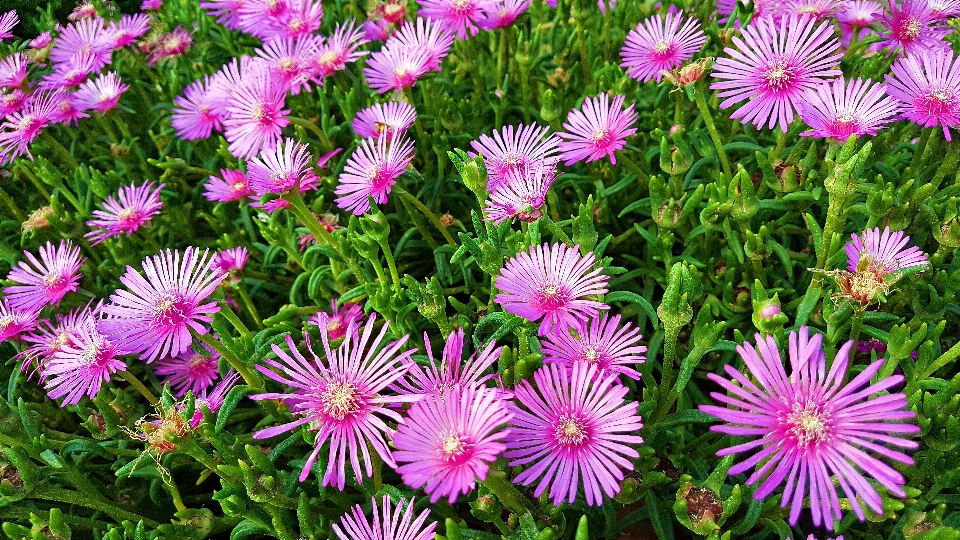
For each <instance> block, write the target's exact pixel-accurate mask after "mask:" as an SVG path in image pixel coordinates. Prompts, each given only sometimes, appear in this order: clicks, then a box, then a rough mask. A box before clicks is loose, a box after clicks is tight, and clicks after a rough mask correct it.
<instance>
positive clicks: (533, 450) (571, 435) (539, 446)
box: [503, 362, 643, 506]
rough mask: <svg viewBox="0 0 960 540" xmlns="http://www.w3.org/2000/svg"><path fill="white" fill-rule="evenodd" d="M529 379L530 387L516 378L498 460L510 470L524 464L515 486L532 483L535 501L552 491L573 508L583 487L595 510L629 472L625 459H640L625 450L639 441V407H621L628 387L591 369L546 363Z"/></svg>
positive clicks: (555, 500) (631, 404) (632, 404)
mask: <svg viewBox="0 0 960 540" xmlns="http://www.w3.org/2000/svg"><path fill="white" fill-rule="evenodd" d="M533 379H534V381H535V383H536V384H535V385H531V384H530V383H529V382H528V381H525V380H521V381H520V384H518V385H517V388H516V401H517V403H518V404H514V403H509V404H508V405H507V410H509V411H510V412H512V413H513V415H514V418H513V422H512V423H511V426H510V433H509V435H507V440H506V441H505V442H506V445H507V451H506V452H504V454H503V455H504V457H506V458H507V459H508V460H510V462H509V464H510V466H511V467H517V466H521V465H530V467H529V468H527V469H526V470H525V471H523V472H522V473H520V474H519V475H518V476H517V477H516V478H514V479H513V481H514V482H515V483H518V484H522V485H525V486H527V485H530V484H532V483H534V482H537V487H536V489H535V490H534V492H533V496H534V497H539V496H540V495H541V494H542V493H543V492H544V491H546V489H547V487H550V498H551V499H553V504H554V505H556V506H560V505H561V504H563V503H564V502H566V503H573V501H574V500H576V497H577V490H578V488H579V487H580V486H583V492H584V495H585V496H586V499H587V504H588V505H590V506H593V505H598V506H599V505H600V504H602V503H603V495H604V494H606V495H607V496H608V497H613V496H614V495H616V494H617V493H618V492H619V491H620V482H621V481H622V480H623V478H624V474H623V471H624V470H633V464H632V463H631V462H630V459H632V458H637V457H639V455H640V454H639V452H637V451H636V450H635V449H634V448H632V447H631V446H628V445H638V444H640V443H642V442H643V439H641V438H640V437H638V436H636V435H633V434H634V433H636V432H638V431H639V430H640V428H641V427H643V425H642V424H641V422H640V416H638V415H637V407H638V405H639V404H638V403H637V402H636V401H631V402H627V403H624V398H625V397H626V395H627V392H628V391H629V389H628V388H627V387H625V386H621V385H619V384H617V382H616V379H617V378H616V375H615V374H612V373H610V374H599V375H598V374H597V367H596V366H594V365H589V364H585V363H580V362H578V363H576V364H574V366H573V369H570V368H568V367H566V366H558V365H556V364H552V365H547V366H543V367H542V368H540V369H538V370H537V371H536V372H535V373H534V374H533Z"/></svg>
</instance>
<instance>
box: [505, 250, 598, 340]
mask: <svg viewBox="0 0 960 540" xmlns="http://www.w3.org/2000/svg"><path fill="white" fill-rule="evenodd" d="M595 262H596V257H595V256H594V254H593V252H590V253H588V254H587V255H586V256H583V257H581V256H580V246H573V247H572V248H571V247H568V246H567V245H566V244H562V243H561V244H553V245H549V244H546V243H545V244H543V245H542V246H530V250H529V251H525V252H520V253H518V254H517V255H516V256H515V257H513V258H512V259H510V260H508V261H507V263H506V265H505V266H504V267H503V269H502V270H501V271H500V275H499V276H498V277H497V281H496V286H497V288H498V289H500V290H501V291H503V292H502V293H499V294H497V296H496V298H495V300H494V301H495V302H496V303H497V304H500V305H501V306H502V307H503V309H504V310H506V311H508V312H510V313H513V314H514V315H519V316H521V317H523V318H525V319H527V320H529V321H532V322H536V321H539V320H540V319H541V318H542V319H543V321H542V322H541V323H540V329H539V334H540V335H541V336H542V335H545V334H547V333H548V332H550V330H551V329H556V331H562V330H565V329H567V328H570V327H577V326H578V324H579V322H582V321H586V319H587V318H588V317H591V316H594V315H597V313H599V311H598V310H602V309H608V307H607V306H606V305H605V304H603V303H601V302H597V301H596V300H586V299H584V297H586V296H590V295H594V294H604V293H606V292H607V287H606V284H607V279H608V278H607V276H605V275H603V274H601V273H600V272H601V271H602V268H593V265H594V264H595Z"/></svg>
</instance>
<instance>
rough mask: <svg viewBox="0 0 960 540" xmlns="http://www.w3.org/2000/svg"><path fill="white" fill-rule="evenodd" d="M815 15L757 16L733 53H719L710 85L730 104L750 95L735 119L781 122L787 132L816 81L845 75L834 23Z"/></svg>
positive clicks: (770, 124) (730, 50)
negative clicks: (778, 18)
mask: <svg viewBox="0 0 960 540" xmlns="http://www.w3.org/2000/svg"><path fill="white" fill-rule="evenodd" d="M815 25H816V21H815V20H814V19H813V18H812V17H810V16H806V15H805V16H803V17H800V18H797V16H796V15H791V16H789V17H784V18H783V19H782V20H781V21H780V23H779V24H776V23H774V22H773V21H772V20H770V19H760V20H754V22H753V23H751V24H750V25H749V26H747V27H746V28H744V29H743V34H742V38H741V37H734V38H733V43H734V45H735V46H736V48H733V47H727V48H726V49H724V50H723V52H724V54H725V55H727V56H729V58H726V57H721V58H717V61H716V62H715V63H714V68H713V76H714V78H717V79H721V80H720V81H716V82H714V83H713V84H711V85H710V88H712V89H714V90H720V92H718V93H717V97H720V98H724V100H723V101H722V102H721V103H720V107H722V108H724V109H729V108H730V107H732V106H733V105H735V104H737V103H740V102H742V101H744V100H746V103H745V104H743V105H742V106H741V107H740V108H739V109H737V110H736V111H734V112H733V114H732V115H730V116H731V118H740V119H742V120H743V121H744V122H749V123H751V124H753V125H755V126H757V127H758V128H761V127H763V124H767V127H768V128H770V129H772V128H773V127H774V126H776V125H779V126H780V129H781V130H782V131H783V132H784V133H786V131H787V129H788V128H789V126H790V123H791V122H793V116H794V113H795V112H796V109H797V106H798V105H799V102H800V101H801V100H802V99H803V97H804V95H805V94H806V93H807V92H809V91H810V89H811V88H813V87H814V86H815V85H817V84H819V83H821V82H823V81H825V80H826V79H828V78H830V77H835V76H837V75H841V72H840V70H838V69H834V67H835V66H836V65H837V61H838V60H839V59H840V57H841V56H842V55H841V54H840V53H839V52H837V51H838V48H839V46H840V42H839V41H838V40H837V39H836V38H834V37H833V26H832V25H831V24H830V23H829V22H828V21H824V22H822V23H821V24H820V25H818V26H815Z"/></svg>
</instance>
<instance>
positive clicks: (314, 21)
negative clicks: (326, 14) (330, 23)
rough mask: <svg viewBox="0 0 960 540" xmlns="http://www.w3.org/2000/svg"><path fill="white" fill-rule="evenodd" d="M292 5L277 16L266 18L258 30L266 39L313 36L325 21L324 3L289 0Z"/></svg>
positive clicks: (310, 0) (307, 0) (309, 0)
mask: <svg viewBox="0 0 960 540" xmlns="http://www.w3.org/2000/svg"><path fill="white" fill-rule="evenodd" d="M289 4H290V7H289V9H287V10H285V11H284V12H283V13H281V14H280V15H279V16H277V17H268V18H266V19H264V21H263V22H264V24H261V25H259V26H258V32H259V33H260V34H261V37H262V38H263V39H265V40H272V39H278V38H279V39H283V38H289V39H301V38H306V37H309V36H312V35H313V33H314V32H316V31H317V30H319V29H320V25H321V24H322V23H323V4H322V3H321V2H319V1H315V0H289Z"/></svg>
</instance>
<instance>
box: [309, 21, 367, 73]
mask: <svg viewBox="0 0 960 540" xmlns="http://www.w3.org/2000/svg"><path fill="white" fill-rule="evenodd" d="M367 41H368V40H367V38H365V37H364V35H363V30H362V29H361V28H357V27H356V22H355V21H354V20H353V19H348V20H347V21H346V22H344V23H343V24H338V25H337V28H336V30H334V32H333V35H332V36H330V37H329V38H327V39H326V40H325V41H324V42H323V44H322V45H320V46H319V47H318V48H317V51H316V53H315V54H314V55H313V58H312V59H311V61H310V71H311V73H312V74H313V78H314V80H315V81H317V84H323V79H325V78H327V77H329V76H330V75H333V74H334V73H336V72H338V71H343V70H344V69H346V68H347V64H348V63H349V62H356V61H357V60H359V59H360V58H362V57H363V56H364V55H366V54H367V52H366V51H358V50H357V48H358V47H360V45H363V44H364V43H366V42H367Z"/></svg>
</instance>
